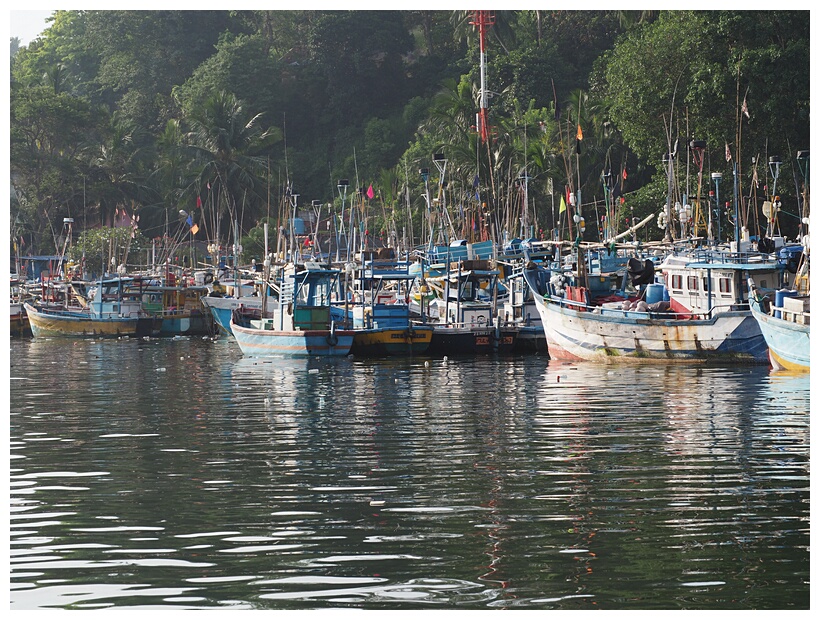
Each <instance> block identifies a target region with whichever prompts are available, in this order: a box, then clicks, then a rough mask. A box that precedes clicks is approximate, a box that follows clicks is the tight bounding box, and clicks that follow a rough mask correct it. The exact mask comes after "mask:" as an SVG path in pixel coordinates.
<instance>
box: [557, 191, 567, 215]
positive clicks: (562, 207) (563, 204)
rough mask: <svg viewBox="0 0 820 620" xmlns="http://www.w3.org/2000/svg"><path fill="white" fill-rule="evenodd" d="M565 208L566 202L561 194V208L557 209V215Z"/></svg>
mask: <svg viewBox="0 0 820 620" xmlns="http://www.w3.org/2000/svg"><path fill="white" fill-rule="evenodd" d="M566 210H567V203H566V201H565V200H564V196H563V195H562V196H561V208H560V209H558V215H560V214H561V213H563V212H564V211H566Z"/></svg>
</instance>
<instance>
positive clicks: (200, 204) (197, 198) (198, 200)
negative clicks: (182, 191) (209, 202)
mask: <svg viewBox="0 0 820 620" xmlns="http://www.w3.org/2000/svg"><path fill="white" fill-rule="evenodd" d="M196 206H197V207H198V208H200V209H201V208H202V198H200V197H199V196H197V197H196Z"/></svg>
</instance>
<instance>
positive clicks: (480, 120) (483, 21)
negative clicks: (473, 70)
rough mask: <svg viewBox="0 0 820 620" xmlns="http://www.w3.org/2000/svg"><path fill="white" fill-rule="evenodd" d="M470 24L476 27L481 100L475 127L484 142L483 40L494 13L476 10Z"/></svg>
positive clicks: (487, 133) (487, 131) (487, 127)
mask: <svg viewBox="0 0 820 620" xmlns="http://www.w3.org/2000/svg"><path fill="white" fill-rule="evenodd" d="M470 24H471V25H473V26H475V27H476V28H478V44H479V52H480V56H479V62H480V75H481V85H480V90H479V97H480V100H481V103H480V108H479V111H478V115H477V117H476V128H477V129H478V134H479V136H481V141H482V142H484V143H486V142H488V141H489V139H490V125H489V123H488V122H487V71H486V65H485V62H484V58H485V42H486V35H487V28H489V27H490V26H492V25H494V24H495V14H494V13H493V11H476V12H475V16H474V17H473V21H471V22H470Z"/></svg>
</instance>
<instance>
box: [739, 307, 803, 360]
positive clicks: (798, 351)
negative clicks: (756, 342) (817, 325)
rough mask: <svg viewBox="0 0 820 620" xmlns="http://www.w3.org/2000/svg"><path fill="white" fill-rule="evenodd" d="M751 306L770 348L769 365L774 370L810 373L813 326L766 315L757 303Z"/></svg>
mask: <svg viewBox="0 0 820 620" xmlns="http://www.w3.org/2000/svg"><path fill="white" fill-rule="evenodd" d="M751 306H752V316H753V317H754V319H755V320H756V321H757V324H758V326H759V327H760V331H761V332H762V334H763V338H764V339H765V340H766V345H767V346H768V348H769V363H770V364H771V365H772V368H774V369H775V370H790V371H796V372H810V370H811V368H810V366H811V326H810V325H803V324H800V323H795V322H793V321H786V320H784V319H782V318H777V317H774V316H772V315H770V314H767V313H764V312H763V311H762V310H761V309H760V306H759V305H758V304H757V303H754V302H753V303H752V304H751Z"/></svg>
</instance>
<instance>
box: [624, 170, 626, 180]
mask: <svg viewBox="0 0 820 620" xmlns="http://www.w3.org/2000/svg"><path fill="white" fill-rule="evenodd" d="M623 178H624V181H626V168H624V173H623Z"/></svg>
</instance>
